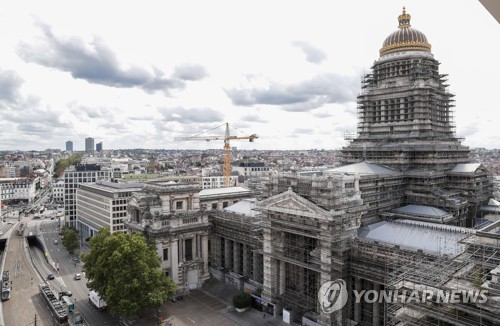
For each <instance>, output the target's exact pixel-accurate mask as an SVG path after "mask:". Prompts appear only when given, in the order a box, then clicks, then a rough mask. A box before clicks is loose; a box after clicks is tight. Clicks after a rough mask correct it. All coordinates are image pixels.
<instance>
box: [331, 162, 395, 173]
mask: <svg viewBox="0 0 500 326" xmlns="http://www.w3.org/2000/svg"><path fill="white" fill-rule="evenodd" d="M324 172H325V174H333V173H359V174H393V173H397V171H396V170H393V169H391V168H389V167H386V166H383V165H381V164H376V163H371V162H368V161H364V162H360V163H354V164H349V165H344V166H341V167H338V168H334V169H329V170H325V171H324Z"/></svg>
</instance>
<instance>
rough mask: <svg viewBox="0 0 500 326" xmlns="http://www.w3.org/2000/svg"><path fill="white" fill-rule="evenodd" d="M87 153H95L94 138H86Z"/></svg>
mask: <svg viewBox="0 0 500 326" xmlns="http://www.w3.org/2000/svg"><path fill="white" fill-rule="evenodd" d="M85 153H90V154H93V153H94V138H91V137H88V138H85Z"/></svg>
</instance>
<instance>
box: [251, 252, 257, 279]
mask: <svg viewBox="0 0 500 326" xmlns="http://www.w3.org/2000/svg"><path fill="white" fill-rule="evenodd" d="M252 260H253V261H252V265H253V266H252V267H253V269H252V280H254V281H256V282H259V279H258V277H257V276H258V275H259V268H258V267H257V266H258V265H259V254H258V253H257V252H256V251H254V252H253V253H252Z"/></svg>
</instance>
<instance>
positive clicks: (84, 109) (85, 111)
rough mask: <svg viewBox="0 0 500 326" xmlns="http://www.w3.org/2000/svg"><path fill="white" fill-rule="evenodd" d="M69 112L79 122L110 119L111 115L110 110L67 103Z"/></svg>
mask: <svg viewBox="0 0 500 326" xmlns="http://www.w3.org/2000/svg"><path fill="white" fill-rule="evenodd" d="M68 107H69V109H70V112H71V113H73V114H74V115H75V116H76V117H77V118H78V119H79V120H84V121H88V120H90V119H99V118H103V119H112V118H113V114H112V112H111V110H110V109H108V108H103V107H89V106H86V105H81V104H79V103H77V102H71V103H68Z"/></svg>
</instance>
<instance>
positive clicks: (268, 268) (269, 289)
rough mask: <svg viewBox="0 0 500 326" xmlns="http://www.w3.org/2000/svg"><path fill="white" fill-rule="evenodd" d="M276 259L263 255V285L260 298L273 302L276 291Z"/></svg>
mask: <svg viewBox="0 0 500 326" xmlns="http://www.w3.org/2000/svg"><path fill="white" fill-rule="evenodd" d="M278 266H279V265H278V260H277V259H275V258H271V257H269V256H266V255H264V286H263V291H262V298H264V299H265V300H268V301H271V302H274V298H275V297H276V292H278V288H277V287H278V273H276V271H277V270H278Z"/></svg>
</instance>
